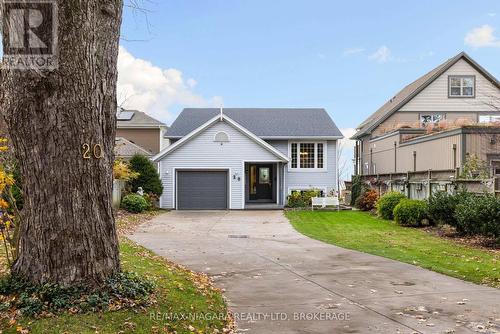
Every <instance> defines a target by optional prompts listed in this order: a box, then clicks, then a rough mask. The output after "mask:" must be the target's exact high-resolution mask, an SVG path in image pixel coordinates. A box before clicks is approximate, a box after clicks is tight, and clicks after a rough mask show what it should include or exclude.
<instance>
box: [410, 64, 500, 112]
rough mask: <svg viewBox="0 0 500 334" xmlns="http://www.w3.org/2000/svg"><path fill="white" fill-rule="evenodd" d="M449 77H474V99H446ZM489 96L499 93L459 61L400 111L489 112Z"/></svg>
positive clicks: (469, 66) (478, 74)
mask: <svg viewBox="0 0 500 334" xmlns="http://www.w3.org/2000/svg"><path fill="white" fill-rule="evenodd" d="M449 75H475V76H476V98H448V76H449ZM491 96H496V97H499V98H500V91H499V89H498V88H496V87H495V86H494V85H493V84H492V83H490V82H489V81H488V79H487V78H485V77H484V76H483V75H482V74H481V73H479V72H478V71H477V70H476V69H475V68H474V67H472V66H471V65H470V64H469V63H468V62H467V61H465V60H463V59H461V60H459V61H458V62H457V63H456V64H454V65H453V66H452V67H450V68H449V69H448V70H447V71H446V72H444V73H443V74H442V75H441V76H440V77H439V78H437V79H436V80H434V82H433V83H431V84H430V85H429V86H427V87H426V88H425V89H424V90H423V91H421V92H420V93H419V94H418V95H417V96H415V97H414V98H413V99H412V100H411V101H409V102H408V103H407V104H406V105H405V106H403V107H402V108H401V109H400V110H401V111H490V110H492V108H491V107H488V106H487V105H485V103H488V102H490V103H491Z"/></svg>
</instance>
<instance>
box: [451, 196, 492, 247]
mask: <svg viewBox="0 0 500 334" xmlns="http://www.w3.org/2000/svg"><path fill="white" fill-rule="evenodd" d="M455 219H456V222H455V224H453V225H454V226H455V227H456V229H457V232H459V233H461V234H463V235H483V236H486V237H495V238H496V239H498V238H500V199H498V198H496V197H495V196H493V195H483V196H473V195H470V196H467V197H465V198H464V199H463V200H462V201H460V203H458V204H457V206H456V209H455Z"/></svg>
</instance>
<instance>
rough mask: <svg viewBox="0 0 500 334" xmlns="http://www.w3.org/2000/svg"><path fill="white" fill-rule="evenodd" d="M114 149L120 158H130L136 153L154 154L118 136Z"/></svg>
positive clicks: (148, 155) (147, 155)
mask: <svg viewBox="0 0 500 334" xmlns="http://www.w3.org/2000/svg"><path fill="white" fill-rule="evenodd" d="M114 151H115V156H117V157H119V158H120V157H121V158H129V157H133V156H134V155H136V154H140V155H144V156H146V157H150V156H152V155H153V154H152V153H151V152H150V151H148V150H146V149H145V148H143V147H141V146H139V145H137V144H135V143H133V142H131V141H130V140H127V139H125V138H123V137H116V139H115V148H114Z"/></svg>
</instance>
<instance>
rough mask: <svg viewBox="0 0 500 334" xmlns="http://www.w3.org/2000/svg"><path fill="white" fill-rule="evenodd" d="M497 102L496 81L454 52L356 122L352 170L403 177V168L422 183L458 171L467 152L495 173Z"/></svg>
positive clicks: (499, 151)
mask: <svg viewBox="0 0 500 334" xmlns="http://www.w3.org/2000/svg"><path fill="white" fill-rule="evenodd" d="M499 101H500V83H499V82H498V80H497V79H496V78H495V77H494V76H493V75H491V74H490V73H488V72H487V71H486V70H485V69H484V68H482V67H481V66H480V65H479V64H478V63H476V62H475V61H474V60H473V59H472V58H470V57H469V56H468V55H467V54H465V53H463V52H462V53H460V54H458V55H457V56H455V57H453V58H451V59H449V60H447V61H446V62H444V63H443V64H441V65H439V66H438V67H436V68H435V69H433V70H432V71H430V72H428V73H427V74H425V75H423V76H422V77H420V78H419V79H417V80H416V81H414V82H412V83H411V84H409V85H408V86H406V87H405V88H403V89H402V90H401V91H400V92H399V93H397V94H396V95H395V96H394V97H393V98H391V99H390V100H389V101H387V102H386V103H385V104H384V105H383V106H382V107H381V108H380V109H378V110H377V111H376V112H375V113H373V114H372V115H371V116H370V117H368V118H367V119H366V120H365V121H364V122H363V123H361V124H360V125H359V126H358V128H357V132H356V134H355V135H354V136H353V138H352V139H354V140H356V147H355V153H354V154H355V159H354V161H355V174H357V175H364V176H367V177H370V176H371V177H373V176H376V177H377V178H378V179H381V180H389V181H390V180H397V179H405V180H406V182H408V181H409V179H410V178H411V175H409V174H408V173H413V174H414V175H415V176H418V173H421V177H420V179H425V180H427V182H430V180H432V179H435V178H439V179H440V180H446V179H450V177H451V178H453V177H456V176H458V175H459V173H458V172H457V169H459V168H460V167H461V166H462V165H463V163H464V161H465V159H466V156H467V154H471V155H472V154H475V155H477V156H478V157H479V158H480V159H482V160H484V161H486V162H487V164H488V165H489V166H491V167H492V169H491V171H492V173H493V174H494V173H495V172H496V170H495V167H498V173H500V163H499V162H500V143H499V142H500V126H499V125H498V123H496V122H498V121H500V105H499ZM405 174H406V175H405ZM413 174H412V175H413ZM417 181H420V180H417ZM417 181H415V182H417ZM388 183H389V182H386V184H388ZM418 188H422V187H421V186H419V187H418ZM430 191H431V189H430V187H428V189H427V192H428V193H430ZM416 197H421V196H416Z"/></svg>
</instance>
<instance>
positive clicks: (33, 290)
mask: <svg viewBox="0 0 500 334" xmlns="http://www.w3.org/2000/svg"><path fill="white" fill-rule="evenodd" d="M154 289H155V285H154V283H153V282H151V281H149V280H147V279H144V278H141V277H140V276H138V275H137V274H135V273H130V272H121V273H118V274H117V275H115V276H113V277H110V278H108V279H107V280H106V281H105V282H104V283H103V284H102V286H100V287H99V288H90V287H87V286H77V287H64V286H60V285H57V284H51V283H47V284H43V285H33V284H31V283H29V282H28V281H26V280H24V279H23V278H22V277H16V276H12V275H9V276H5V277H3V278H2V279H1V280H0V295H3V296H8V297H9V298H5V300H6V302H4V303H2V304H0V309H4V310H11V311H15V310H19V311H20V312H21V314H23V315H27V316H35V315H38V314H41V313H47V312H50V313H60V312H63V311H66V310H71V312H88V311H94V312H95V311H98V310H108V309H110V308H116V307H117V306H119V307H120V308H122V307H141V306H147V305H149V304H150V302H151V301H150V295H151V293H152V292H153V291H154Z"/></svg>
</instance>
